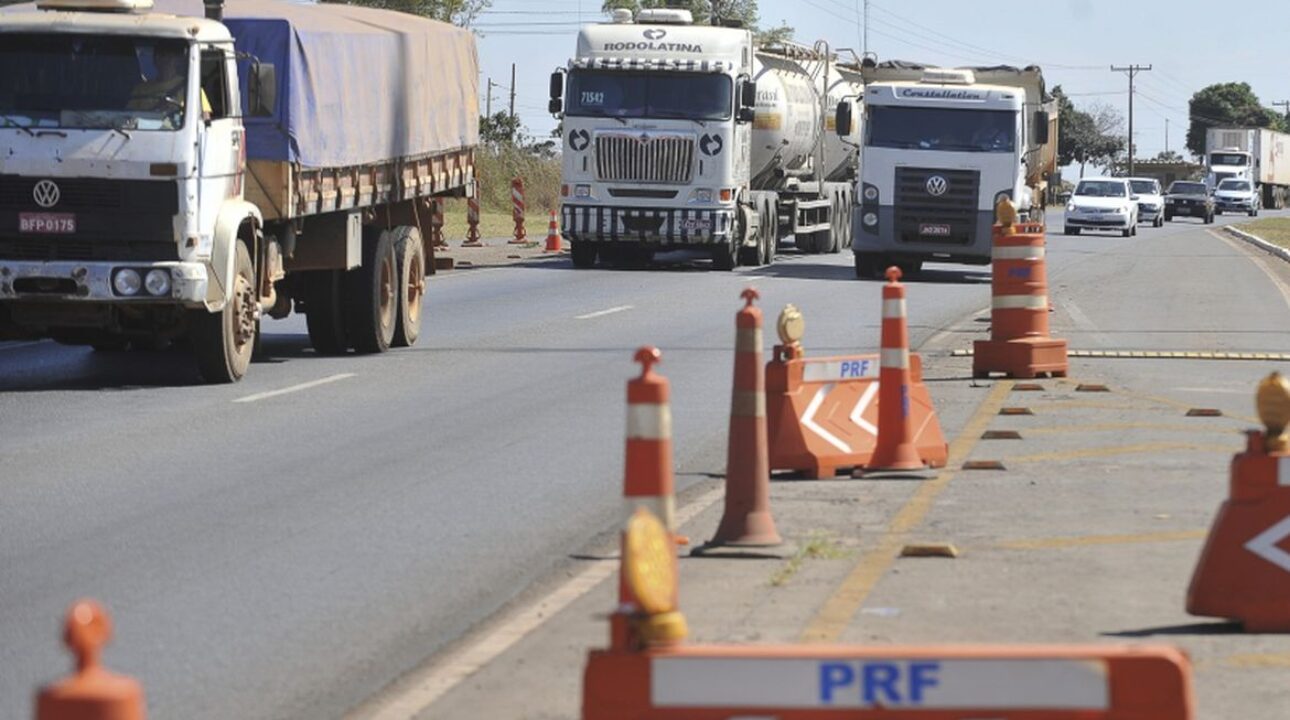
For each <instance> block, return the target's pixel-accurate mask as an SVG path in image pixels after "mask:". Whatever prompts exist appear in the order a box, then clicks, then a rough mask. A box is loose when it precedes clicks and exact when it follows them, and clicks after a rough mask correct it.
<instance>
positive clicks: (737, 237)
mask: <svg viewBox="0 0 1290 720" xmlns="http://www.w3.org/2000/svg"><path fill="white" fill-rule="evenodd" d="M859 82H860V77H859V74H858V67H857V68H853V69H848V68H846V67H843V66H841V65H840V64H839V63H838V62H837V58H836V57H835V56H834V55H833V54H832V53H831V52H830V51H829V50H828V48H827V46H825V45H824V44H823V43H820V44H817V45H816V46H814V47H806V46H802V45H795V44H787V45H784V46H780V47H775V48H759V47H757V46H756V45H755V44H754V41H753V35H752V33H751V32H750V31H749V30H747V29H745V28H740V27H716V26H696V25H694V24H693V19H692V17H691V15H690V13H689V12H687V11H679V10H643V11H641V12H640V13H638V14H637V15H636V16H635V17H633V16H632V14H631V13H630V12H628V11H618V12H617V13H615V15H614V18H613V20H612V21H611V22H608V23H600V24H596V25H590V26H587V27H585V28H583V30H582V32H581V33H580V35H579V37H578V47H577V55H576V56H575V57H574V58H573V59H572V60H571V61H570V62H569V63H568V67H567V68H561V69H560V70H559V71H557V72H556V74H555V75H553V76H552V82H551V111H552V112H553V113H555V114H557V115H559V116H561V117H562V119H563V132H564V169H563V183H562V195H563V203H562V204H563V209H562V226H563V231H564V235H565V237H566V238H568V239H569V241H570V244H571V247H572V254H573V263H574V265H575V266H576V267H580V268H586V267H591V266H593V265H594V264H595V262H596V260H597V258H600V259H617V258H623V257H628V258H632V259H635V260H640V259H641V258H644V257H648V256H649V255H651V254H652V253H653V252H655V251H658V250H664V249H673V248H702V249H704V250H706V251H708V252H710V253H711V254H712V258H713V262H714V265H715V266H716V267H717V268H718V269H725V270H728V269H731V268H733V267H735V265H737V264H739V263H741V262H742V263H744V264H749V265H761V264H767V263H770V262H772V261H773V260H774V257H775V253H776V248H777V245H778V243H779V242H780V240H782V239H786V238H787V237H789V236H792V237H793V238H794V239H795V242H796V245H797V247H798V248H799V249H801V250H804V251H806V252H812V253H820V252H839V251H840V250H841V249H842V248H844V247H846V246H847V245H848V244H849V241H850V237H851V232H850V218H851V213H850V206H851V198H852V192H853V180H854V177H855V167H856V165H855V163H856V157H857V152H856V150H855V149H854V147H851V146H848V145H846V144H845V143H844V142H843V141H842V140H841V139H840V138H839V137H837V136H836V135H835V134H833V133H831V132H830V131H831V130H833V129H834V114H833V110H832V108H834V107H835V106H836V105H837V104H838V102H840V101H841V100H842V99H843V98H845V97H848V96H852V97H854V96H856V95H858V94H859V92H860V84H859Z"/></svg>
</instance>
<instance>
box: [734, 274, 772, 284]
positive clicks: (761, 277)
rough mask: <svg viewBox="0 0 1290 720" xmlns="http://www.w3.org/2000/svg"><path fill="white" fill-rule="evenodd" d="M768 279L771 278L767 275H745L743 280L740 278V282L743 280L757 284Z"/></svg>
mask: <svg viewBox="0 0 1290 720" xmlns="http://www.w3.org/2000/svg"><path fill="white" fill-rule="evenodd" d="M767 277H769V276H767V275H744V276H743V277H741V278H739V279H740V280H743V281H747V282H757V281H758V280H765V279H766V278H767Z"/></svg>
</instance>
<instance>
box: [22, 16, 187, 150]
mask: <svg viewBox="0 0 1290 720" xmlns="http://www.w3.org/2000/svg"><path fill="white" fill-rule="evenodd" d="M2 37H3V40H2V41H0V118H2V119H3V120H4V121H3V122H0V125H10V126H11V125H13V124H19V125H23V126H29V127H36V128H64V129H109V128H115V129H118V130H176V129H178V128H180V127H182V126H183V124H184V105H185V102H184V101H185V99H186V98H187V97H188V43H186V42H185V41H183V40H167V39H158V38H150V37H149V38H145V37H129V36H123V35H82V34H69V33H39V34H37V33H31V34H27V33H15V34H5V35H3V36H2Z"/></svg>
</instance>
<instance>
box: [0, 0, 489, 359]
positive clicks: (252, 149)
mask: <svg viewBox="0 0 1290 720" xmlns="http://www.w3.org/2000/svg"><path fill="white" fill-rule="evenodd" d="M159 3H160V4H159V6H158V7H156V8H154V7H153V6H152V1H151V0H42V1H41V3H40V4H39V5H38V6H36V7H31V6H27V7H17V6H16V7H13V8H7V9H6V10H5V11H4V12H0V137H2V138H3V142H2V143H0V147H2V148H3V152H2V153H0V339H6V338H7V339H23V338H53V339H55V340H57V341H59V342H64V343H71V344H84V345H92V346H94V347H95V348H96V349H100V350H120V349H124V348H126V347H127V346H129V347H130V348H134V349H146V348H154V347H157V346H159V345H165V344H167V343H169V342H171V341H174V342H180V343H183V342H187V343H188V344H189V345H190V346H191V348H192V351H193V353H194V354H195V357H196V360H197V367H198V369H199V371H200V374H201V376H202V377H203V378H204V379H205V380H207V381H209V382H232V381H236V380H238V379H240V378H241V377H242V376H243V374H244V373H245V372H246V371H247V369H248V364H249V362H250V360H251V356H252V354H253V351H254V348H255V346H256V344H257V341H258V337H259V329H260V322H261V320H262V319H263V318H265V317H273V318H281V317H286V316H287V315H288V314H289V313H291V312H292V311H293V310H295V311H297V312H299V311H303V312H304V313H305V314H306V318H307V325H308V329H309V337H310V340H311V342H312V344H313V346H314V348H315V349H316V350H317V351H318V352H319V353H323V354H336V353H344V352H348V351H349V349H351V348H352V349H354V350H356V351H358V352H381V351H383V350H385V349H387V348H388V347H390V346H391V345H410V344H411V343H413V342H415V341H416V339H417V336H418V334H419V327H420V317H421V301H422V293H423V290H424V287H425V274H426V272H425V269H426V266H427V264H430V261H431V260H432V255H431V247H430V246H429V239H430V234H429V232H428V231H429V227H428V221H429V218H430V217H431V212H430V210H431V204H430V200H431V198H432V197H435V196H450V195H455V196H461V195H463V194H465V193H466V192H468V191H473V178H474V168H473V165H474V146H475V145H476V144H477V136H478V99H477V97H476V89H477V82H476V69H477V59H476V56H475V46H474V39H473V37H472V36H471V34H470V33H469V32H466V31H462V30H460V29H457V28H454V27H452V26H450V25H447V24H444V23H436V22H432V21H429V20H422V19H419V18H415V17H411V16H407V15H404V14H401V13H393V12H389V11H383V10H373V9H369V8H359V7H350V6H345V5H314V4H306V3H296V2H278V1H277V0H232V2H230V3H229V5H228V6H227V8H225V7H224V5H223V4H222V3H220V4H212V5H209V6H206V7H203V5H202V4H200V3H198V2H196V1H195V0H159ZM431 266H432V265H431ZM142 361H144V362H146V360H142Z"/></svg>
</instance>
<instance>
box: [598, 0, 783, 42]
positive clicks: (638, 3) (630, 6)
mask: <svg viewBox="0 0 1290 720" xmlns="http://www.w3.org/2000/svg"><path fill="white" fill-rule="evenodd" d="M653 8H675V9H678V10H689V11H690V13H691V14H692V15H694V22H695V23H696V24H704V23H708V22H711V20H712V16H713V15H716V16H717V17H718V18H721V19H723V20H737V21H739V22H741V23H743V24H744V26H745V27H747V28H750V29H752V31H753V34H754V35H755V36H756V38H757V44H758V45H774V44H775V43H779V42H783V41H785V40H789V39H791V38H792V37H793V28H791V27H789V26H787V25H780V26H778V27H774V28H762V27H761V25H760V23H761V17H760V15H759V14H758V12H757V0H711V2H709V0H604V4H603V5H602V6H601V10H603V11H605V12H612V11H614V10H619V9H626V10H631V11H632V12H633V13H636V12H640V11H641V10H645V9H653Z"/></svg>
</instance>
